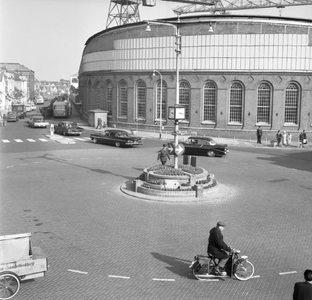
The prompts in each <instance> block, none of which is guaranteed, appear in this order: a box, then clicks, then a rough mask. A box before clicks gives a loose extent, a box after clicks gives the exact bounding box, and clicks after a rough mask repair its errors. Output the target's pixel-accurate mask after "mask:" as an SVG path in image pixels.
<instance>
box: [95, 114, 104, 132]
mask: <svg viewBox="0 0 312 300" xmlns="http://www.w3.org/2000/svg"><path fill="white" fill-rule="evenodd" d="M102 127H103V125H102V118H101V117H98V119H97V126H96V129H102Z"/></svg>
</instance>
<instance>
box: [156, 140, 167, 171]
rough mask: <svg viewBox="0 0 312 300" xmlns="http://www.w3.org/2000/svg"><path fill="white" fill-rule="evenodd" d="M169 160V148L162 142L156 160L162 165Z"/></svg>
mask: <svg viewBox="0 0 312 300" xmlns="http://www.w3.org/2000/svg"><path fill="white" fill-rule="evenodd" d="M167 159H169V160H170V155H169V150H168V147H167V145H166V144H163V148H162V149H161V150H159V151H158V156H157V161H158V160H160V161H161V164H162V165H163V166H164V165H165V164H166V162H167Z"/></svg>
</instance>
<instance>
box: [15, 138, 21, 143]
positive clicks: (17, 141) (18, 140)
mask: <svg viewBox="0 0 312 300" xmlns="http://www.w3.org/2000/svg"><path fill="white" fill-rule="evenodd" d="M14 141H15V142H16V143H23V141H22V140H20V139H14Z"/></svg>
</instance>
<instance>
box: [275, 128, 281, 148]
mask: <svg viewBox="0 0 312 300" xmlns="http://www.w3.org/2000/svg"><path fill="white" fill-rule="evenodd" d="M276 140H277V146H281V141H282V134H281V131H280V130H278V131H277V134H276Z"/></svg>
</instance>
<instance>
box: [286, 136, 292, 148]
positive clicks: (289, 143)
mask: <svg viewBox="0 0 312 300" xmlns="http://www.w3.org/2000/svg"><path fill="white" fill-rule="evenodd" d="M291 138H292V135H291V133H290V132H288V133H287V146H288V147H289V146H290V145H291Z"/></svg>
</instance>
